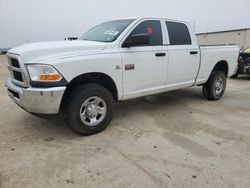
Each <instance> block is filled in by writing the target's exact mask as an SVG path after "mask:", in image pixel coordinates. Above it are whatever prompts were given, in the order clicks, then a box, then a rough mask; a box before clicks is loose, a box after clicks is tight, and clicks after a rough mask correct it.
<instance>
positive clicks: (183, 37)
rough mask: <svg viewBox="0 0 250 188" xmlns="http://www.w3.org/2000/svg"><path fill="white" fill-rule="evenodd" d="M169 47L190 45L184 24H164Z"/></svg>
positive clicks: (187, 31) (188, 34)
mask: <svg viewBox="0 0 250 188" xmlns="http://www.w3.org/2000/svg"><path fill="white" fill-rule="evenodd" d="M166 25H167V29H168V35H169V41H170V45H189V44H192V42H191V37H190V33H189V30H188V28H187V26H186V25H185V24H182V23H176V22H166Z"/></svg>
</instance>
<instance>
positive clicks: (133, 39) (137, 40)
mask: <svg viewBox="0 0 250 188" xmlns="http://www.w3.org/2000/svg"><path fill="white" fill-rule="evenodd" d="M149 43H150V36H149V34H147V33H143V34H135V35H132V36H130V37H128V38H127V39H126V41H125V42H124V43H123V45H122V47H125V48H129V47H133V46H145V45H148V44H149Z"/></svg>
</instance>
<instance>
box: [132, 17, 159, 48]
mask: <svg viewBox="0 0 250 188" xmlns="http://www.w3.org/2000/svg"><path fill="white" fill-rule="evenodd" d="M145 33H148V34H149V35H150V44H149V46H159V45H162V44H163V41H162V30H161V22H160V21H157V20H148V21H144V22H142V23H140V24H139V25H138V26H137V27H136V28H135V29H134V30H133V31H132V32H131V34H130V36H131V35H134V34H145Z"/></svg>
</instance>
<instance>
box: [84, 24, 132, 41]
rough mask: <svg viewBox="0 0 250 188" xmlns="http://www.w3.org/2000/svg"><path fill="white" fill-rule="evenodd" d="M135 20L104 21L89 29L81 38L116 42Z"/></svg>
mask: <svg viewBox="0 0 250 188" xmlns="http://www.w3.org/2000/svg"><path fill="white" fill-rule="evenodd" d="M133 21H134V20H133V19H128V20H116V21H110V22H105V23H102V24H100V25H97V26H96V27H94V28H93V29H91V30H89V31H88V32H87V33H85V34H84V35H83V36H82V37H81V38H80V39H81V40H89V41H97V42H114V41H115V40H116V39H117V38H118V37H119V36H120V34H121V33H122V32H123V31H124V30H125V29H126V28H127V27H128V26H129V25H130V24H131V23H132V22H133Z"/></svg>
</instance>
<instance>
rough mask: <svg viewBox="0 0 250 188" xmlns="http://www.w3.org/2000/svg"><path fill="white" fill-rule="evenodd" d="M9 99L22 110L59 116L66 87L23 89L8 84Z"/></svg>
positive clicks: (10, 83)
mask: <svg viewBox="0 0 250 188" xmlns="http://www.w3.org/2000/svg"><path fill="white" fill-rule="evenodd" d="M6 87H7V88H8V95H9V97H10V98H11V99H12V100H13V101H14V102H15V103H16V104H17V105H19V106H20V107H21V108H23V109H24V110H26V111H28V112H31V113H38V114H58V113H59V109H60V105H61V101H62V97H63V94H64V92H65V90H66V86H65V87H51V88H32V87H29V88H23V87H20V86H17V85H15V84H13V83H12V81H11V79H8V80H7V82H6Z"/></svg>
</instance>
